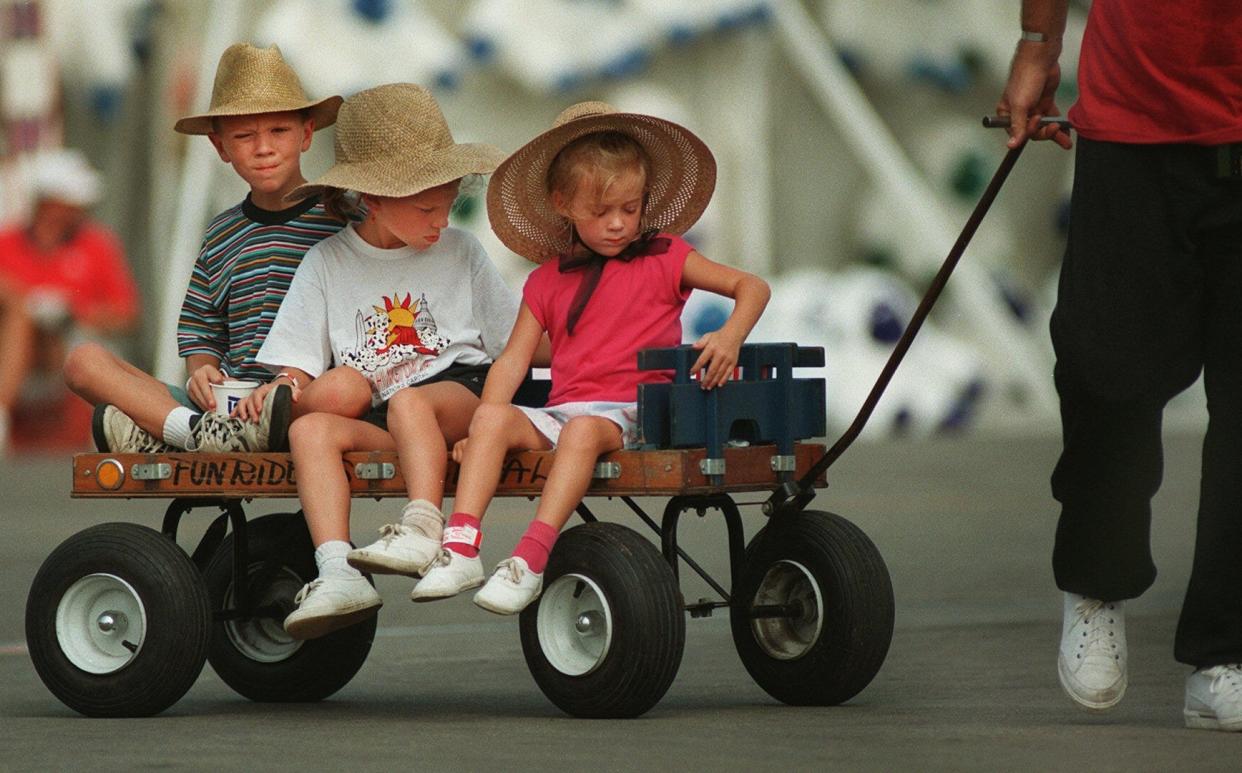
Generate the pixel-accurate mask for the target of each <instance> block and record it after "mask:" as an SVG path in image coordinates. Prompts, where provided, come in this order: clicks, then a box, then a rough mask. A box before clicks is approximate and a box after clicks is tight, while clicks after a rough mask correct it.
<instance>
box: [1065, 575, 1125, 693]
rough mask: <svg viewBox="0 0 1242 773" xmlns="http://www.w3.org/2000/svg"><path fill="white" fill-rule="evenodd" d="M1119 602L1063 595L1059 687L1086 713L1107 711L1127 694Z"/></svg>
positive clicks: (1121, 610)
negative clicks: (1063, 610) (1085, 710)
mask: <svg viewBox="0 0 1242 773" xmlns="http://www.w3.org/2000/svg"><path fill="white" fill-rule="evenodd" d="M1122 605H1123V602H1120V601H1098V600H1096V599H1090V598H1087V597H1086V596H1079V595H1078V594H1076V593H1066V594H1065V618H1064V621H1063V623H1062V627H1061V653H1060V655H1059V657H1058V658H1057V674H1058V676H1060V678H1061V687H1062V688H1064V690H1065V692H1066V694H1067V695H1069V697H1071V698H1073V699H1074V701H1075V702H1076V703H1078V705H1080V706H1082V707H1083V708H1085V709H1087V710H1088V711H1107V710H1108V709H1111V708H1112V707H1113V706H1116V705H1117V703H1118V702H1119V701H1120V700H1121V696H1123V695H1125V692H1126V683H1127V679H1126V618H1125V612H1124V611H1123V609H1122Z"/></svg>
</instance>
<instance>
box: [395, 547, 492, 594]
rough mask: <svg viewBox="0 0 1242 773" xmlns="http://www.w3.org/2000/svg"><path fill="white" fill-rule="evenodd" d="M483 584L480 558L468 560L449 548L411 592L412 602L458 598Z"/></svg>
mask: <svg viewBox="0 0 1242 773" xmlns="http://www.w3.org/2000/svg"><path fill="white" fill-rule="evenodd" d="M482 584H483V562H482V561H480V560H479V557H478V556H475V557H474V558H467V557H466V556H463V555H462V554H461V553H458V552H456V551H453V550H449V549H448V548H440V554H439V555H437V556H436V558H435V560H434V561H433V562H432V563H431V568H430V569H428V570H427V574H425V575H423V579H421V580H419V581H418V583H417V584H416V585H415V586H414V590H412V591H410V600H411V601H437V600H439V599H447V598H450V597H452V596H456V595H457V594H458V593H461V592H462V591H467V590H472V589H474V588H477V587H479V586H480V585H482Z"/></svg>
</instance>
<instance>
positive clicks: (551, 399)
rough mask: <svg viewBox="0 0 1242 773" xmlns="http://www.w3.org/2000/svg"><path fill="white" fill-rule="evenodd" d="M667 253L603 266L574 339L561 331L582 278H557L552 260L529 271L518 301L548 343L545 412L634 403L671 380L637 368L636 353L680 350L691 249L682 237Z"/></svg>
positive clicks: (574, 274) (577, 275) (671, 237)
mask: <svg viewBox="0 0 1242 773" xmlns="http://www.w3.org/2000/svg"><path fill="white" fill-rule="evenodd" d="M657 238H668V239H669V247H668V251H666V252H663V253H660V254H658V255H646V256H642V257H637V258H634V259H633V260H631V261H629V262H628V263H627V262H624V261H621V260H610V261H608V262H607V263H605V264H604V272H603V274H602V275H601V276H600V280H599V284H598V285H596V287H595V291H594V292H593V293H592V294H591V300H590V301H588V302H587V305H586V308H584V309H583V311H582V316H581V317H579V318H578V322H577V324H576V325H575V326H574V334H573V335H570V334H569V331H568V330H567V329H566V318H567V317H568V316H569V307H570V304H571V302H572V301H573V298H574V294H575V293H576V292H577V291H578V285H579V283H581V281H582V277H583V273H584V272H582V271H570V272H567V273H564V274H562V273H561V272H560V270H559V269H558V268H557V263H556V261H555V260H552V261H548V262H547V263H545V264H543V265H542V266H540V267H539V268H537V269H535V270H534V271H532V272H531V274H530V276H528V277H527V278H526V286H525V287H524V288H523V290H522V299H523V300H524V301H525V303H526V306H527V307H528V308H529V309H530V310H531V313H532V314H534V315H535V319H537V320H538V321H539V324H541V325H543V327H544V329H545V330H547V331H548V338H549V340H550V341H551V344H552V393H551V394H550V395H549V396H548V405H549V406H552V405H560V404H562V403H578V402H611V403H632V402H634V401H635V400H637V399H638V385H639V384H648V383H659V382H667V381H670V380H672V374H671V372H669V371H643V370H639V369H638V352H639V351H640V350H642V349H651V348H655V347H668V346H677V345H678V344H680V343H681V310H682V308H683V307H684V306H685V305H686V298H688V297H689V295H690V293H689V292H688V291H686V290H683V289H682V288H681V272H682V269H683V268H684V267H685V265H686V256H687V255H689V254H690V251H691V250H692V249H693V248H692V247H691V246H690V245H689V244H688V243H687V242H686V241H685V240H684V239H682V238H681V237H680V236H674V235H673V234H666V233H661V234H659V235H658V236H657Z"/></svg>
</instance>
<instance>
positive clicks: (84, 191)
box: [30, 148, 100, 207]
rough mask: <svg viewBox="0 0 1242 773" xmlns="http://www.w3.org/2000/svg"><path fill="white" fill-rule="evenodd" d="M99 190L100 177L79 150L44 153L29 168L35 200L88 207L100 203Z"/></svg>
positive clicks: (62, 149) (66, 149) (58, 150)
mask: <svg viewBox="0 0 1242 773" xmlns="http://www.w3.org/2000/svg"><path fill="white" fill-rule="evenodd" d="M99 187H100V185H99V174H98V173H97V172H96V171H95V170H94V168H92V167H91V165H90V162H88V161H87V160H86V156H84V155H82V152H81V151H79V150H73V149H70V148H58V149H56V150H49V151H44V152H42V153H39V154H38V155H36V156H35V157H34V159H33V163H32V164H31V177H30V189H31V193H33V194H34V197H35V198H36V199H55V200H57V201H63V202H65V203H66V204H73V205H75V206H78V207H89V206H92V205H94V204H95V203H96V202H98V201H99V194H100V191H99Z"/></svg>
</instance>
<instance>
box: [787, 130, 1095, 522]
mask: <svg viewBox="0 0 1242 773" xmlns="http://www.w3.org/2000/svg"><path fill="white" fill-rule="evenodd" d="M1044 120H1045V121H1046V122H1048V123H1052V122H1054V121H1055V122H1056V123H1057V124H1059V125H1060V126H1062V127H1063V128H1066V129H1069V128H1071V127H1070V124H1069V122H1068V121H1065V120H1062V119H1054V120H1049V119H1044ZM983 125H984V126H986V127H988V128H1003V127H1006V126H1008V125H1009V120H1008V116H987V117H985V118H984V119H983ZM1025 147H1026V141H1023V142H1022V144H1021V145H1018V146H1017V147H1015V148H1011V149H1010V150H1009V152H1008V153H1006V154H1005V157H1004V158H1003V159H1001V162H1000V166H999V167H998V168H997V170H996V173H995V174H993V175H992V180H991V182H989V183H988V187H987V188H985V189H984V191H983V195H982V196H980V197H979V203H978V204H976V205H975V209H974V211H973V212H971V213H970V217H969V218H968V219H967V220H966V225H965V226H963V227H962V232H961V234H959V235H958V237H957V241H956V242H954V244H953V248H952V249H951V250H949V255H948V257H946V258H945V260H944V263H943V264H942V265H941V266H940V270H939V271H937V272H936V276H935V277H934V278H933V279H932V281H931V286H929V287H928V288H927V292H926V293H925V294H924V295H923V299H922V300H921V301H920V302H919V305H918V308H917V309H915V310H914V314H913V316H911V317H910V322H909V323H908V324H907V325H906V329H905V330H904V331H903V332H902V334H901V338H900V339H898V341H897V345H896V346H894V347H893V351H892V353H891V354H890V355H889V357H888V362H886V363H885V364H884V369H883V370H882V371H880V377H879V378H878V379H876V382H875V385H874V386H872V387H871V392H870V393H869V394H868V395H867V399H866V400H864V401H863V405H862V408H861V409H860V410H859V411H858V415H857V416H856V417H855V418H854V422H853V423H852V424H850V426H849V428H848V429H846V430H845V433H844V434H843V435H841V437H840V438H839V439H838V440H837V442H836V443H834V444H833V446H832V447H831V448H829V449H828V450H827V451H826V452H825V453H824V455H823V456H822V457H820V459H819V461H817V462H815V464H814V465H812V466H811V468H810V469H809V470H807V472H806V474H805V475H803V476H802V477H801V478H800V479H799V480H798V481H797V482H793V481H790V482H786V483H783V484H781V486H780V487H778V488H777V489H776V490H775V491H773V492H772V496H770V497H768V499H767V500H766V501H764V503H763V512H764V514H765V515H768V516H772V515H777V514H781V513H786V512H797V511H799V510H801V509H802V508H804V507H806V505H807V503H808V502H810V501H811V500H812V499H813V498H814V497H815V481H816V479H818V478H819V477H820V476H821V475H823V474H824V473H825V472H826V471H827V470H828V468H829V467H830V466H832V464H833V462H835V461H836V460H837V459H838V458H839V457H840V456H841V454H843V453H845V449H847V448H849V447H850V444H851V443H853V442H854V440H855V439H857V438H858V435H859V434H860V433H861V432H862V430H863V427H864V426H866V424H867V419H869V418H871V413H872V411H874V410H875V406H876V403H878V402H879V401H880V397H881V396H882V395H883V394H884V390H885V389H886V388H887V387H888V382H889V381H891V380H892V378H893V374H894V373H895V372H896V371H897V366H898V365H900V364H901V361H902V359H903V358H904V357H905V356H906V351H907V350H909V348H910V344H912V343H913V342H914V337H915V336H916V335H917V334H918V332H919V328H921V327H922V326H923V322H924V320H926V319H927V315H928V314H930V313H931V310H932V306H934V305H935V304H936V300H937V299H938V298H939V297H940V293H941V291H942V290H944V286H945V284H947V283H948V281H949V275H950V274H952V273H953V269H954V268H956V267H957V262H958V260H960V259H961V257H962V253H963V252H965V251H966V245H967V244H969V243H970V239H971V237H972V236H974V235H975V231H976V230H978V228H979V224H980V223H981V222H983V218H984V216H985V215H986V214H987V213H988V209H989V208H990V207H991V206H992V202H993V201H994V200H995V199H996V195H997V194H998V193H1000V189H1001V186H1002V185H1004V183H1005V179H1006V178H1007V177H1009V172H1010V171H1011V170H1012V169H1013V166H1014V164H1016V163H1017V162H1018V156H1020V155H1022V149H1023V148H1025Z"/></svg>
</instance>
